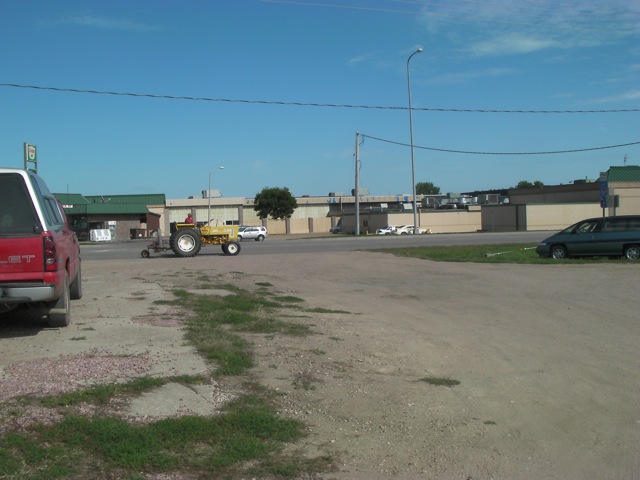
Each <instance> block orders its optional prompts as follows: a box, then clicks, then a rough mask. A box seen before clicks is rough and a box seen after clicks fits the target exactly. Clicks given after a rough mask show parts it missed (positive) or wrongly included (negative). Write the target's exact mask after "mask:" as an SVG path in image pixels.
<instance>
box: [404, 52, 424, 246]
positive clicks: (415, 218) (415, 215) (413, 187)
mask: <svg viewBox="0 0 640 480" xmlns="http://www.w3.org/2000/svg"><path fill="white" fill-rule="evenodd" d="M416 53H422V48H418V49H417V50H416V51H415V52H413V53H412V54H411V55H409V58H407V86H408V89H409V136H410V139H411V192H412V195H413V233H414V234H416V235H417V233H418V231H419V230H418V203H417V201H416V168H415V162H414V160H413V115H412V114H411V71H410V70H409V62H410V61H411V57H413V56H414V55H415V54H416Z"/></svg>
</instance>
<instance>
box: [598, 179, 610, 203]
mask: <svg viewBox="0 0 640 480" xmlns="http://www.w3.org/2000/svg"><path fill="white" fill-rule="evenodd" d="M608 197H609V184H608V182H600V206H601V207H602V208H607V200H608Z"/></svg>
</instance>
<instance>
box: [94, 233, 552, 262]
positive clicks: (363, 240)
mask: <svg viewBox="0 0 640 480" xmlns="http://www.w3.org/2000/svg"><path fill="white" fill-rule="evenodd" d="M549 235H550V232H503V233H486V232H483V233H455V234H440V235H417V236H413V235H384V236H382V235H371V236H362V237H353V236H348V235H332V236H326V235H322V236H314V235H272V236H271V237H269V238H268V239H267V240H266V241H264V242H255V241H251V240H245V241H243V242H242V243H241V246H242V250H241V253H240V255H283V254H300V253H313V252H316V253H324V252H349V251H356V250H368V249H377V248H389V247H416V246H429V245H432V246H433V245H482V244H498V243H522V244H531V245H532V246H533V245H535V244H537V243H538V242H539V241H540V240H542V239H544V238H546V237H548V236H549ZM151 242H152V240H132V241H124V242H112V243H111V242H109V243H106V242H105V243H100V244H92V245H83V246H82V258H83V259H85V260H114V259H127V258H131V259H134V258H138V259H142V258H141V256H140V252H141V251H142V250H144V249H146V248H147V247H148V245H149V243H151ZM200 255H222V250H221V249H220V248H219V247H216V246H211V245H205V246H203V247H202V250H201V252H200ZM156 256H174V255H173V252H172V251H171V250H167V251H165V252H161V253H158V254H155V253H152V254H151V258H153V257H156Z"/></svg>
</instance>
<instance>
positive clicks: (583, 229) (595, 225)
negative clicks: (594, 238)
mask: <svg viewBox="0 0 640 480" xmlns="http://www.w3.org/2000/svg"><path fill="white" fill-rule="evenodd" d="M601 223H602V222H601V221H600V220H591V221H588V222H582V223H579V224H578V225H577V226H576V228H575V230H574V231H575V233H596V232H599V231H600V224H601Z"/></svg>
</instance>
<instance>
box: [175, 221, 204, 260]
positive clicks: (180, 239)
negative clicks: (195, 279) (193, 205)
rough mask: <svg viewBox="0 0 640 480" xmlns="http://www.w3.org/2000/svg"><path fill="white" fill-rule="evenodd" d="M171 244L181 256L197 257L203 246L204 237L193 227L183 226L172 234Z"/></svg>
mask: <svg viewBox="0 0 640 480" xmlns="http://www.w3.org/2000/svg"><path fill="white" fill-rule="evenodd" d="M169 246H170V247H171V250H173V253H175V254H176V255H177V256H179V257H195V256H196V255H197V254H198V253H199V252H200V249H201V248H202V237H201V236H200V233H199V232H198V231H196V230H194V229H193V228H181V229H179V230H176V231H175V232H173V233H172V234H171V237H170V238H169Z"/></svg>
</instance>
